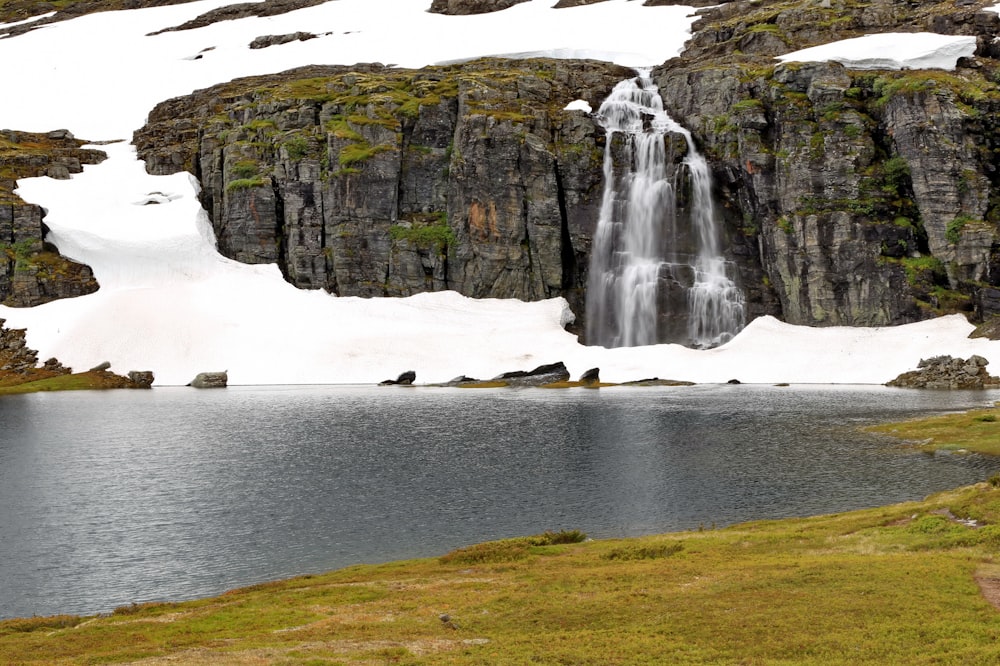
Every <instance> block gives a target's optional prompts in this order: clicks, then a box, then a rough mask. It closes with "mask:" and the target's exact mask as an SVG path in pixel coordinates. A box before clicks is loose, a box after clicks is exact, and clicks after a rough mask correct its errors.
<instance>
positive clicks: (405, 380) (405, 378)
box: [378, 370, 417, 386]
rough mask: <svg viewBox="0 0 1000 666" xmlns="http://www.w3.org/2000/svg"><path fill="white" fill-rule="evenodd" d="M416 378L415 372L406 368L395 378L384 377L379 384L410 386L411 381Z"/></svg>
mask: <svg viewBox="0 0 1000 666" xmlns="http://www.w3.org/2000/svg"><path fill="white" fill-rule="evenodd" d="M416 379H417V373H416V372H414V371H413V370H407V371H406V372H404V373H402V374H401V375H399V377H396V379H386V380H384V381H381V382H379V384H378V385H379V386H412V385H413V382H414V381H416Z"/></svg>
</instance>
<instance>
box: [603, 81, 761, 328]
mask: <svg viewBox="0 0 1000 666" xmlns="http://www.w3.org/2000/svg"><path fill="white" fill-rule="evenodd" d="M597 117H598V119H599V121H600V122H601V124H602V126H603V127H604V129H605V131H606V132H607V145H606V147H605V152H604V199H603V201H602V203H601V212H600V218H599V220H598V223H597V230H596V232H595V235H594V245H593V249H592V254H591V263H590V278H589V285H588V289H587V322H588V324H587V339H588V342H589V343H590V344H597V345H603V346H605V347H633V346H638V345H650V344H656V343H658V342H681V343H684V344H688V345H690V346H694V347H714V346H716V345H719V344H722V343H723V342H725V341H727V340H729V339H730V338H731V337H732V336H733V335H735V334H736V333H737V332H739V330H740V329H741V328H743V323H744V315H743V311H744V298H743V292H742V291H740V289H739V288H738V287H737V286H736V284H735V283H734V281H733V280H732V279H731V278H730V277H729V276H728V275H727V268H731V266H730V264H729V263H728V262H726V260H725V259H724V258H723V257H722V256H721V251H720V241H719V229H718V228H717V224H716V220H715V211H714V207H713V204H712V193H711V189H712V183H711V176H710V174H709V170H708V164H707V163H706V161H705V158H704V157H702V156H701V155H700V154H699V153H698V151H697V150H696V148H695V146H694V142H693V141H692V138H691V133H690V132H689V131H688V130H687V129H685V128H683V127H681V126H680V125H678V124H677V123H676V122H674V120H673V119H671V118H670V116H668V115H667V114H666V113H665V112H664V110H663V100H662V98H661V97H660V94H659V91H658V90H657V88H656V86H655V85H654V84H653V83H652V81H651V80H650V79H649V73H648V72H646V71H640V72H639V76H638V77H636V78H635V79H629V80H626V81H622V82H621V83H619V84H618V85H617V86H615V89H614V90H613V91H612V92H611V94H610V95H609V96H608V98H607V99H606V100H605V101H604V103H603V104H601V108H600V109H599V110H598V112H597ZM668 133H674V134H679V135H680V136H683V137H684V140H685V142H686V144H687V155H686V156H685V158H684V160H683V162H682V164H683V166H685V167H686V170H684V169H677V170H675V172H674V173H673V174H672V177H671V175H670V174H668V168H667V167H668V142H667V140H666V136H667V134H668ZM616 164H619V165H623V166H622V167H620V168H618V169H616V168H615V167H616ZM685 171H686V173H687V175H688V178H689V179H690V197H689V199H690V203H689V205H688V206H685V207H683V208H684V210H679V206H678V197H677V192H678V189H679V185H680V182H679V181H681V179H682V177H683V174H684V172H685ZM616 172H617V173H616ZM682 213H683V214H682ZM684 221H687V222H689V224H688V225H686V226H685V225H684V224H683V222H684ZM685 245H687V247H684V246H685Z"/></svg>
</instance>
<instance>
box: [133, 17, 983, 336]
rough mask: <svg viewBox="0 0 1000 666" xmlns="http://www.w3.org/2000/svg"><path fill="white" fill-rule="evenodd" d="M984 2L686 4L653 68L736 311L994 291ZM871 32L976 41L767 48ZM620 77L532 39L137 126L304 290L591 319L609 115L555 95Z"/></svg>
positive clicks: (144, 147)
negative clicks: (735, 281) (879, 50)
mask: <svg viewBox="0 0 1000 666" xmlns="http://www.w3.org/2000/svg"><path fill="white" fill-rule="evenodd" d="M511 4H514V2H503V3H476V2H454V1H449V2H444V1H442V2H435V3H434V5H433V8H432V9H433V10H434V11H442V12H450V13H455V12H467V11H468V12H471V11H484V10H486V9H490V8H492V9H498V8H503V7H506V6H509V5H511ZM565 4H566V6H570V5H572V4H582V3H574V2H566V3H565ZM986 4H988V3H987V2H985V0H962V1H961V2H958V3H956V2H953V1H952V0H949V1H948V2H924V3H901V2H896V1H895V0H872V1H871V2H866V3H849V2H845V1H843V0H824V2H818V3H803V2H788V1H782V0H778V1H770V2H759V1H756V0H754V1H739V2H732V3H729V4H725V5H721V6H717V7H712V8H708V9H704V10H701V11H700V13H701V18H700V19H699V21H698V22H697V23H696V24H695V29H694V32H693V35H692V38H691V40H690V42H689V43H688V46H687V49H686V51H685V53H684V54H683V56H682V57H680V58H677V59H674V60H671V61H670V62H668V63H665V64H664V65H663V66H662V67H660V68H658V69H657V70H655V71H654V76H655V78H656V80H657V82H658V85H659V86H660V89H661V91H662V92H663V95H664V98H665V101H666V104H667V106H668V110H669V111H670V113H671V115H673V116H674V117H675V118H676V119H677V120H679V121H681V122H682V123H683V124H685V125H686V126H687V127H689V128H690V129H691V130H692V131H693V134H694V137H695V140H696V143H697V144H698V146H699V147H700V148H701V149H702V150H703V152H705V153H706V155H707V156H708V158H709V161H710V164H711V167H712V171H713V173H714V175H715V181H716V190H717V191H716V197H717V200H718V201H719V202H720V203H721V204H722V205H721V206H720V209H721V211H722V213H721V214H722V216H723V217H724V223H725V224H724V236H725V248H726V249H725V255H726V256H725V258H726V259H728V260H731V261H733V262H735V263H736V264H737V266H738V267H739V278H740V284H741V286H742V288H743V289H744V290H745V292H746V295H747V304H748V312H747V319H748V320H749V319H752V318H753V317H755V316H758V315H760V314H774V315H777V316H779V317H781V318H783V319H785V320H786V321H789V322H791V323H796V324H808V325H820V326H823V325H864V326H874V325H886V324H899V323H904V322H910V321H915V320H919V319H922V318H926V317H929V316H934V315H936V314H940V313H945V312H956V311H959V312H966V313H969V314H970V315H973V316H975V317H979V318H985V317H987V316H988V315H991V314H994V313H996V311H997V309H998V307H1000V229H998V224H1000V208H998V204H1000V199H998V197H997V192H998V191H1000V190H998V187H1000V180H998V179H1000V169H998V167H1000V161H998V160H1000V158H998V157H997V155H998V153H997V150H998V148H1000V127H998V124H997V121H996V117H997V111H998V110H1000V109H998V104H1000V88H998V83H1000V63H998V62H997V60H996V59H995V58H996V56H997V53H998V47H996V46H995V44H994V38H995V37H996V35H997V34H998V32H1000V18H998V16H997V14H996V13H992V12H986V11H983V10H982V9H983V7H984V6H985V5H986ZM501 5H502V6H501ZM888 30H901V31H920V30H930V31H935V32H941V33H951V34H968V35H976V36H977V37H978V40H979V49H978V51H977V54H976V56H975V57H974V58H967V59H964V60H963V61H962V62H960V66H959V68H958V69H957V70H956V71H954V72H944V71H940V70H923V71H901V72H898V71H897V72H893V71H881V72H873V71H851V70H848V69H845V68H844V67H843V66H841V65H838V64H833V63H822V64H796V63H789V64H776V61H775V59H774V56H777V55H781V54H784V53H787V52H789V51H792V50H795V49H799V48H803V47H806V46H811V45H815V44H818V43H823V42H827V41H831V40H835V39H840V38H846V37H853V36H857V35H860V34H864V33H866V32H873V31H878V32H884V31H888ZM630 75H631V72H628V71H626V70H624V69H622V68H618V67H613V66H609V65H604V64H598V63H592V62H571V61H548V60H537V61H507V62H503V61H495V60H483V61H477V62H474V63H466V64H462V65H455V66H450V67H435V68H427V69H424V70H420V71H404V70H396V69H386V68H383V67H381V66H379V65H360V66H354V67H350V68H308V69H304V70H297V71H293V72H288V73H284V74H281V75H275V76H272V77H258V78H254V79H247V80H240V81H235V82H232V83H228V84H224V85H220V86H216V87H213V88H211V89H207V90H204V91H200V92H197V93H195V94H193V95H190V96H187V97H183V98H178V99H174V100H169V101H167V102H164V103H162V104H160V105H159V106H158V107H157V108H156V109H154V110H153V112H152V113H151V114H150V117H149V123H148V125H147V126H146V127H145V128H143V129H142V130H140V131H139V132H137V133H136V135H135V142H136V145H137V146H138V148H139V151H140V155H141V156H142V157H143V158H144V159H146V160H147V168H148V169H149V170H150V171H152V172H153V173H170V172H173V171H176V170H179V169H188V170H190V171H192V172H193V173H195V174H196V175H197V176H198V178H199V179H200V181H201V182H202V184H203V186H204V191H203V202H204V204H205V206H206V208H207V209H208V211H209V212H210V215H211V218H212V221H213V225H214V227H215V231H216V234H217V237H218V242H219V248H220V250H221V251H222V252H223V253H224V254H226V255H227V256H229V257H232V258H235V259H238V260H240V261H246V262H250V263H256V262H277V263H278V265H279V266H280V267H281V270H282V271H283V273H284V274H285V276H286V278H287V279H288V280H289V281H290V282H291V283H293V284H295V285H297V286H299V287H302V288H322V289H326V290H329V291H331V292H333V293H337V294H341V295H358V296H405V295H409V294H413V293H417V292H421V291H428V290H440V289H454V290H457V291H459V292H461V293H463V294H466V295H469V296H475V297H480V298H483V297H516V298H521V299H528V300H531V299H539V298H547V297H551V296H557V295H562V296H565V297H566V298H567V299H568V300H569V301H570V304H571V306H572V307H573V309H574V311H575V312H576V313H577V314H578V315H579V316H580V320H579V321H582V319H583V318H584V317H585V314H586V313H585V312H584V301H585V299H584V293H583V292H584V288H585V285H586V274H587V266H588V263H589V259H590V256H589V252H590V244H591V233H592V232H593V229H594V224H595V222H596V219H597V212H598V206H599V203H600V196H601V186H602V183H601V179H602V175H601V167H600V163H601V156H602V154H603V150H604V146H603V144H604V133H603V131H602V130H601V129H600V128H598V127H597V125H596V123H595V122H594V120H593V119H592V118H590V117H589V116H588V115H587V114H584V113H582V112H572V111H565V110H563V107H564V106H565V105H566V103H567V102H569V101H572V100H573V99H576V98H583V99H586V100H588V101H590V102H591V103H594V104H596V103H598V102H599V101H600V100H601V99H603V98H604V97H605V95H606V94H607V92H608V91H609V90H610V88H611V87H612V85H613V84H614V83H615V82H616V81H618V80H619V79H621V78H625V77H627V76H630ZM579 321H578V323H579Z"/></svg>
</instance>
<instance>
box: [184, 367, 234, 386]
mask: <svg viewBox="0 0 1000 666" xmlns="http://www.w3.org/2000/svg"><path fill="white" fill-rule="evenodd" d="M228 385H229V373H227V372H225V371H223V372H199V373H198V374H197V375H195V378H194V379H192V380H191V381H190V383H188V386H190V387H192V388H198V389H213V388H226V387H227V386H228Z"/></svg>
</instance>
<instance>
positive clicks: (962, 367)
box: [886, 356, 1000, 389]
mask: <svg viewBox="0 0 1000 666" xmlns="http://www.w3.org/2000/svg"><path fill="white" fill-rule="evenodd" d="M987 365H989V361H987V360H986V359H985V358H983V357H982V356H971V357H969V358H968V359H967V360H963V359H960V358H953V357H951V356H935V357H933V358H928V359H921V360H920V363H918V364H917V370H912V371H910V372H904V373H903V374H901V375H900V376H898V377H896V378H895V379H893V380H892V381H890V382H887V383H886V386H897V387H901V388H928V389H995V388H1000V377H994V376H992V375H990V373H989V372H988V371H987V370H986V366H987Z"/></svg>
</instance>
